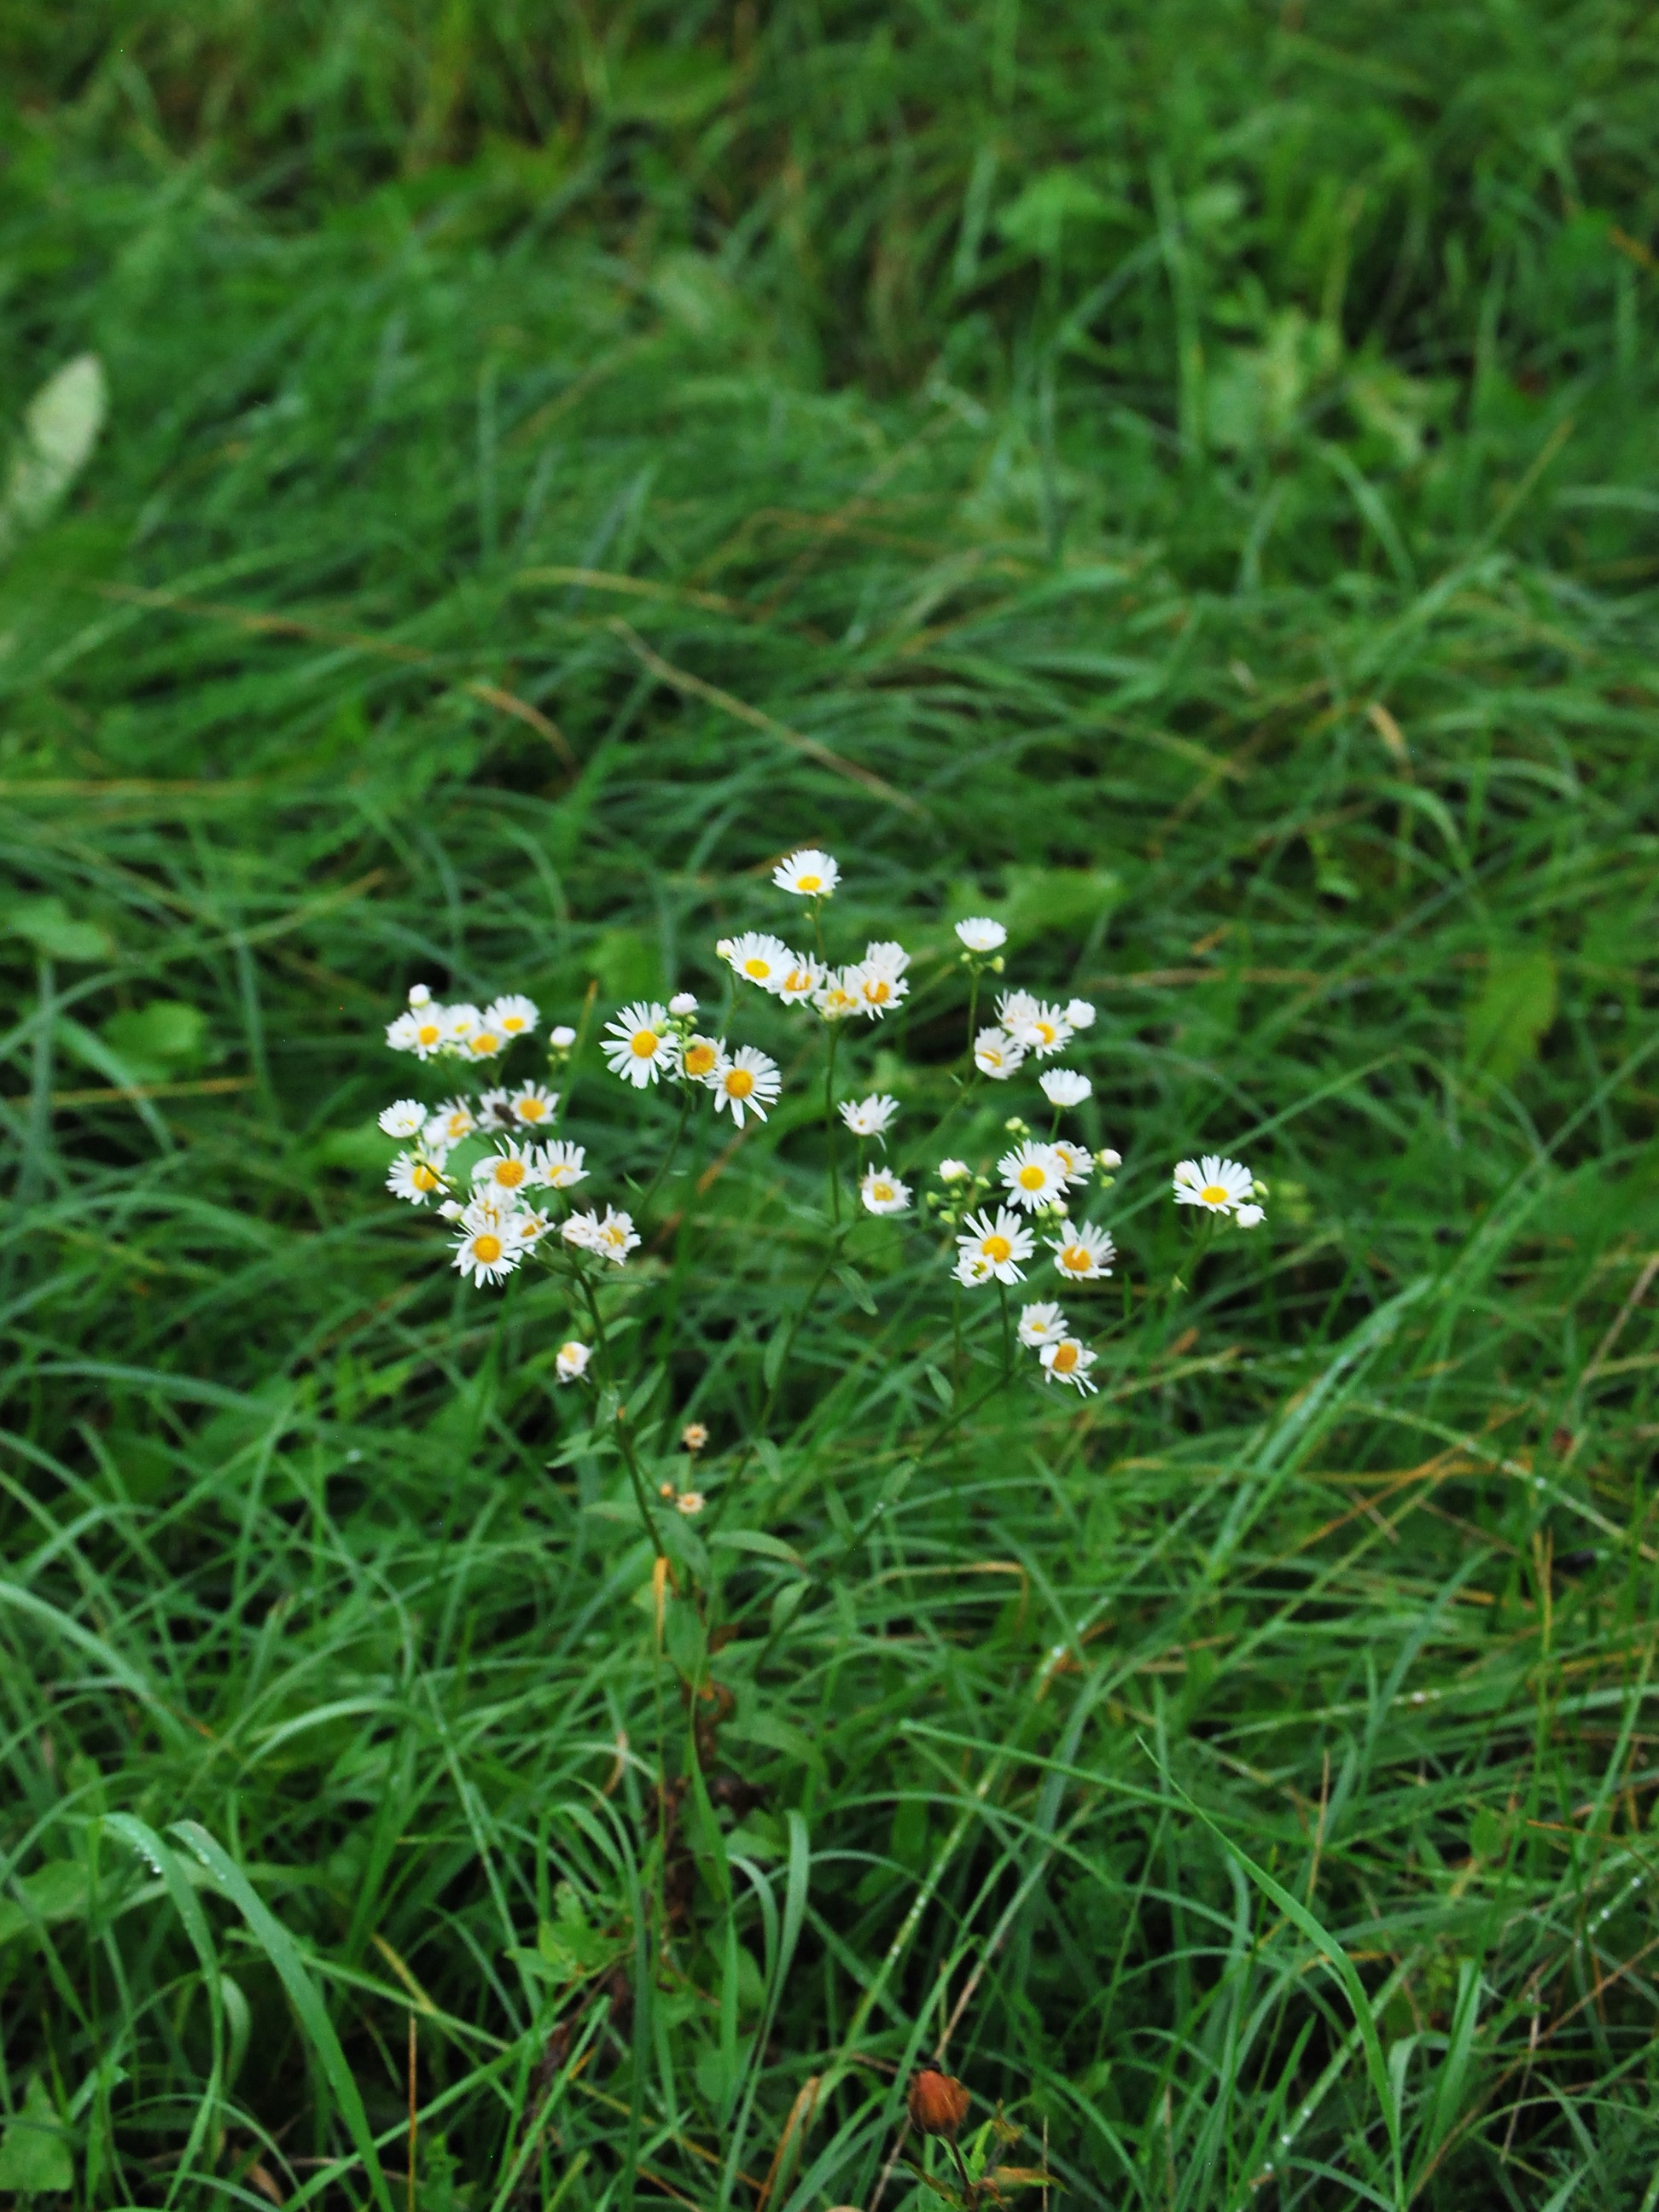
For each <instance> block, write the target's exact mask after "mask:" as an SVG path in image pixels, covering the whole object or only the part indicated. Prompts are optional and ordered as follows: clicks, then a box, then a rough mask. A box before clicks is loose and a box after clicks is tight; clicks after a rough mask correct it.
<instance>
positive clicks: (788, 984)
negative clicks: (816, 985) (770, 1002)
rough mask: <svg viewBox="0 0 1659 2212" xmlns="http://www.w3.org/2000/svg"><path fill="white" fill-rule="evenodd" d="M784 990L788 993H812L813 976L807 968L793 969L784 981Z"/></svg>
mask: <svg viewBox="0 0 1659 2212" xmlns="http://www.w3.org/2000/svg"><path fill="white" fill-rule="evenodd" d="M783 987H784V989H785V990H786V991H810V990H811V987H812V978H811V974H810V972H809V971H808V970H807V969H805V968H792V969H790V970H789V973H788V974H787V975H786V976H785V977H784V979H783Z"/></svg>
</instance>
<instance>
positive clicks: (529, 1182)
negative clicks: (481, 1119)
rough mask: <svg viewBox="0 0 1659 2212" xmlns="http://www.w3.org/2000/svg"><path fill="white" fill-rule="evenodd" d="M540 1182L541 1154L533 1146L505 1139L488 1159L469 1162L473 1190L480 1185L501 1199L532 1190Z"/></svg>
mask: <svg viewBox="0 0 1659 2212" xmlns="http://www.w3.org/2000/svg"><path fill="white" fill-rule="evenodd" d="M541 1179H542V1164H541V1155H540V1153H539V1152H538V1151H537V1149H536V1147H535V1146H533V1145H526V1144H524V1143H521V1142H520V1141H519V1140H518V1139H513V1138H510V1137H509V1138H507V1139H504V1140H503V1142H502V1143H501V1145H499V1146H497V1147H496V1149H495V1151H494V1152H491V1153H490V1154H489V1156H488V1158H484V1159H482V1160H475V1161H474V1162H473V1163H472V1181H473V1184H474V1186H475V1188H476V1187H477V1185H479V1184H482V1185H483V1188H485V1189H486V1190H490V1191H493V1192H495V1194H496V1195H497V1196H498V1197H500V1198H516V1197H518V1196H519V1195H520V1194H521V1193H523V1192H525V1191H529V1190H534V1189H535V1188H537V1187H538V1185H539V1183H540V1182H541Z"/></svg>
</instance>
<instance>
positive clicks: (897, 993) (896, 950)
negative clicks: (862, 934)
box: [842, 942, 910, 1020]
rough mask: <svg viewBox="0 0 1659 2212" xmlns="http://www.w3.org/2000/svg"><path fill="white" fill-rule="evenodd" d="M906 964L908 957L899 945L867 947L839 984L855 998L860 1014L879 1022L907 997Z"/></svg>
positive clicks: (908, 962)
mask: <svg viewBox="0 0 1659 2212" xmlns="http://www.w3.org/2000/svg"><path fill="white" fill-rule="evenodd" d="M909 964H910V956H909V954H908V952H907V951H905V949H904V947H903V946H902V945H895V944H892V943H891V942H887V943H884V944H877V945H866V946H865V948H864V957H863V959H862V960H860V962H858V963H857V964H856V966H854V967H852V968H848V969H847V970H846V971H845V972H844V974H843V975H842V983H843V985H844V986H845V987H846V988H847V989H848V990H849V991H851V992H853V993H854V994H855V995H856V996H857V999H858V1002H859V1011H860V1013H864V1014H867V1015H869V1016H870V1017H871V1018H872V1020H879V1018H881V1016H882V1015H883V1014H890V1013H891V1012H892V1011H893V1009H894V1007H895V1006H897V1005H898V1003H899V1001H900V1000H901V999H904V998H908V996H909V993H910V986H909V983H908V981H907V979H906V976H905V973H904V971H905V969H907V968H908V966H909Z"/></svg>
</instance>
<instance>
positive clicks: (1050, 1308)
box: [1019, 1299, 1066, 1345]
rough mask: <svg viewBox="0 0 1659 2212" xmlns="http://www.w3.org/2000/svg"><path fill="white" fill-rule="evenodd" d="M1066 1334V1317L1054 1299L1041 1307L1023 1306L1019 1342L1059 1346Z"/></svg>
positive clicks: (1048, 1300)
mask: <svg viewBox="0 0 1659 2212" xmlns="http://www.w3.org/2000/svg"><path fill="white" fill-rule="evenodd" d="M1065 1334H1066V1316H1065V1315H1064V1314H1063V1313H1062V1312H1061V1311H1060V1308H1059V1307H1058V1306H1057V1305H1056V1304H1054V1301H1053V1300H1052V1299H1045V1300H1044V1301H1043V1302H1042V1304H1040V1305H1034V1306H1022V1307H1021V1308H1020V1310H1019V1340H1020V1342H1021V1343H1022V1344H1030V1345H1038V1344H1058V1343H1059V1342H1060V1339H1061V1337H1063V1336H1064V1335H1065Z"/></svg>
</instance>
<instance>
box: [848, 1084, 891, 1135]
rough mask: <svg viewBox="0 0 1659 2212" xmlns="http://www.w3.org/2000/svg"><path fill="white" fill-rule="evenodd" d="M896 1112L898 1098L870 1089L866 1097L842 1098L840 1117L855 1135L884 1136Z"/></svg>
mask: <svg viewBox="0 0 1659 2212" xmlns="http://www.w3.org/2000/svg"><path fill="white" fill-rule="evenodd" d="M897 1112H898V1100H897V1099H896V1098H892V1097H888V1096H887V1094H886V1093H885V1092H884V1091H872V1092H871V1093H870V1096H869V1097H867V1098H847V1099H843V1100H842V1106H841V1118H842V1121H845V1122H846V1124H847V1126H848V1128H849V1129H850V1130H851V1131H852V1132H853V1134H854V1136H855V1137H884V1136H885V1135H886V1134H887V1132H888V1129H889V1127H890V1125H891V1122H892V1119H893V1116H894V1115H895V1114H896V1113H897Z"/></svg>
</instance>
